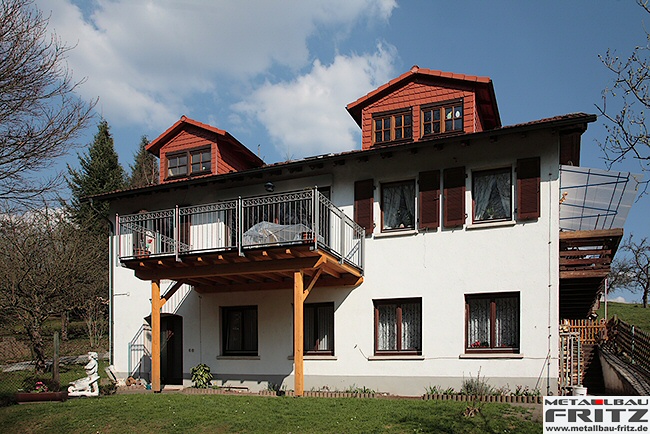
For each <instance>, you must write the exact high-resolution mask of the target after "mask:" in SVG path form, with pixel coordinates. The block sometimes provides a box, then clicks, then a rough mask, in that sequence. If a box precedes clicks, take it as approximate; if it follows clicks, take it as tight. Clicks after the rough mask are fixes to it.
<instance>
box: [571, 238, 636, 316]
mask: <svg viewBox="0 0 650 434" xmlns="http://www.w3.org/2000/svg"><path fill="white" fill-rule="evenodd" d="M622 238H623V229H607V230H593V231H574V232H560V264H559V265H560V267H559V274H560V298H559V301H560V317H561V318H563V319H580V318H586V317H587V316H588V315H589V314H590V312H591V309H592V307H593V306H594V305H595V303H596V302H597V300H598V297H599V296H600V294H601V292H602V290H603V283H604V280H605V278H606V277H607V275H608V274H609V272H610V270H611V264H612V261H613V259H614V255H615V254H616V250H617V249H618V246H619V244H620V242H621V239H622Z"/></svg>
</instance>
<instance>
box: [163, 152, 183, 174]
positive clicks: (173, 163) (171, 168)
mask: <svg viewBox="0 0 650 434" xmlns="http://www.w3.org/2000/svg"><path fill="white" fill-rule="evenodd" d="M185 175H187V154H185V153H183V154H176V155H172V156H169V157H167V177H168V178H174V177H176V176H185Z"/></svg>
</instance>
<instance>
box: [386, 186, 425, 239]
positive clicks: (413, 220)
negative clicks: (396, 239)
mask: <svg viewBox="0 0 650 434" xmlns="http://www.w3.org/2000/svg"><path fill="white" fill-rule="evenodd" d="M400 185H410V186H412V187H413V197H412V198H411V202H412V204H413V214H412V216H411V219H412V224H411V225H410V226H404V227H396V228H385V227H384V210H385V209H386V208H385V207H386V206H387V205H385V204H384V189H385V188H386V187H396V186H400ZM416 194H417V192H416V191H415V180H413V179H407V180H404V181H395V182H385V183H382V184H381V197H380V208H381V227H380V228H381V232H395V231H410V230H413V229H415V225H416V219H417V212H416V209H415V196H416Z"/></svg>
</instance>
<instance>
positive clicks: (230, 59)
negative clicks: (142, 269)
mask: <svg viewBox="0 0 650 434" xmlns="http://www.w3.org/2000/svg"><path fill="white" fill-rule="evenodd" d="M37 3H38V4H39V6H40V8H41V9H42V10H43V11H44V13H45V15H50V16H51V18H50V28H51V29H53V30H55V31H56V33H57V35H58V36H59V37H61V38H62V39H63V40H64V41H66V42H67V43H68V44H70V45H75V44H76V48H74V49H73V50H72V51H71V52H70V53H69V58H68V61H69V65H70V67H71V69H72V70H73V71H74V74H75V77H78V78H82V77H87V78H88V81H87V83H86V84H84V86H83V87H82V88H81V89H80V92H82V95H83V96H84V97H86V98H93V97H96V96H99V97H100V106H99V107H98V108H99V109H100V110H101V111H102V112H103V113H104V115H105V116H106V117H107V118H109V119H110V120H111V123H122V124H136V125H137V124H139V125H142V124H144V125H147V126H148V127H150V128H158V129H162V128H166V127H168V126H169V125H170V123H172V122H174V121H175V120H177V119H178V117H179V115H180V114H182V113H185V112H187V111H190V110H188V104H189V105H191V102H190V98H192V97H193V96H196V95H198V94H206V93H207V94H217V95H218V94H219V92H220V91H223V90H222V89H220V88H219V86H220V85H221V83H222V82H224V81H226V82H227V81H228V80H248V79H250V78H251V77H255V76H259V75H260V74H264V73H265V72H267V71H268V70H269V69H270V68H271V67H273V66H276V65H277V66H281V67H284V68H289V69H291V70H298V69H300V68H302V67H304V66H306V65H308V64H309V61H310V56H312V58H313V55H311V54H310V52H309V49H308V46H307V40H308V38H309V37H310V36H311V35H313V34H314V32H315V31H316V30H317V29H318V28H319V27H322V26H328V29H334V30H335V29H337V28H346V27H350V26H353V25H356V24H358V23H359V22H360V21H361V22H362V21H364V20H367V22H372V21H376V20H380V21H386V20H387V19H388V18H389V17H390V15H391V13H392V11H393V9H394V8H395V7H396V3H395V0H380V1H374V0H336V1H329V2H321V1H317V0H313V1H281V2H278V1H274V2H268V1H262V2H240V1H233V0H185V1H180V0H157V1H153V0H136V1H132V0H96V1H95V2H93V3H91V4H90V5H87V4H84V8H89V9H88V10H84V13H83V14H82V12H81V11H80V9H79V8H78V7H77V6H75V5H74V4H73V3H72V0H47V1H46V0H37ZM190 108H191V107H190Z"/></svg>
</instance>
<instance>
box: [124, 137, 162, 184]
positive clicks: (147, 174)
mask: <svg viewBox="0 0 650 434" xmlns="http://www.w3.org/2000/svg"><path fill="white" fill-rule="evenodd" d="M148 144H149V139H147V136H142V139H140V146H139V147H138V151H137V152H136V153H135V155H134V156H133V160H134V163H133V165H132V166H130V168H131V176H130V177H129V181H128V185H129V187H130V188H140V187H147V186H149V185H155V184H158V182H159V181H160V174H159V170H158V159H157V158H156V156H155V155H153V154H152V153H150V152H149V151H147V150H146V147H147V145H148Z"/></svg>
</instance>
